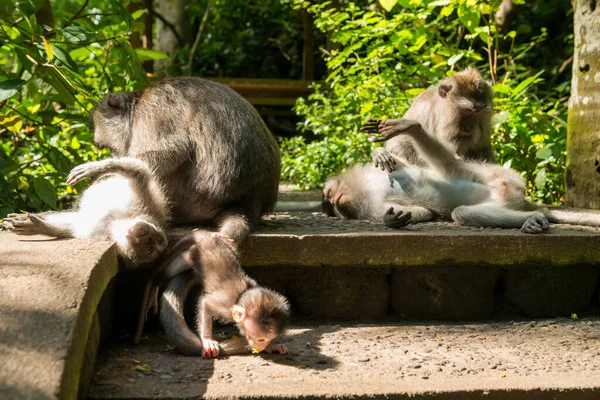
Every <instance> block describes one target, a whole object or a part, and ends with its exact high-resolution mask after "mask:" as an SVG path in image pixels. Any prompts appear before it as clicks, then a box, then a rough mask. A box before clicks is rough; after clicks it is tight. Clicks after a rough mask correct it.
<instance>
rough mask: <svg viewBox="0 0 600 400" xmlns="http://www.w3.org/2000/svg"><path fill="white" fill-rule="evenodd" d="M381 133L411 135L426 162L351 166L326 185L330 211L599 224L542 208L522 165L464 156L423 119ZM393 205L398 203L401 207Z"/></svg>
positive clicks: (391, 222)
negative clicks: (532, 199) (529, 192)
mask: <svg viewBox="0 0 600 400" xmlns="http://www.w3.org/2000/svg"><path fill="white" fill-rule="evenodd" d="M380 133H381V137H376V138H375V139H374V141H384V140H388V139H391V138H393V137H396V136H398V135H404V136H406V137H407V138H409V139H410V140H412V141H413V142H414V144H415V149H416V150H417V151H418V153H419V155H420V157H422V159H423V160H424V161H425V163H426V167H425V168H420V167H415V166H411V165H408V164H404V163H403V162H402V161H401V160H400V159H396V170H395V171H394V172H392V173H391V174H389V175H387V174H386V173H384V172H381V171H379V170H377V169H376V168H374V167H355V168H352V169H351V170H350V171H348V172H347V173H346V174H343V175H342V176H340V177H338V178H337V179H333V180H331V181H330V182H328V184H327V185H326V187H325V189H324V191H323V197H324V201H323V205H324V211H325V212H326V213H327V214H328V215H338V216H341V217H344V218H359V219H375V218H382V217H383V220H384V222H385V224H386V225H387V226H390V227H393V228H401V227H403V226H406V225H408V224H410V223H417V222H423V221H427V220H430V219H432V218H434V217H435V216H439V217H441V218H444V219H451V220H452V221H454V222H456V223H458V224H459V225H467V226H476V227H492V228H521V231H523V232H525V233H540V232H542V231H545V230H547V229H548V228H549V222H552V223H562V224H579V225H588V226H596V227H598V226H600V215H597V214H585V213H576V212H569V211H561V210H543V209H538V208H537V207H536V206H535V205H533V204H531V203H529V202H528V201H527V200H526V199H525V190H526V185H525V181H524V180H523V178H522V177H521V176H520V175H519V174H518V173H517V172H515V171H512V170H510V169H508V168H504V167H501V166H499V165H495V164H488V163H481V162H474V161H466V162H465V161H463V160H461V159H460V158H459V157H457V156H456V155H455V154H453V153H452V152H451V151H450V150H448V149H447V148H446V147H445V146H444V145H443V144H442V143H440V142H439V141H438V140H436V139H435V138H432V137H431V136H429V135H428V134H427V133H426V132H425V131H424V129H423V127H422V126H421V124H419V123H418V122H416V121H411V120H408V119H401V120H399V121H398V122H397V123H396V124H394V126H392V127H389V126H388V127H384V128H383V129H381V131H380ZM390 182H391V184H390ZM394 208H395V209H397V210H399V211H398V212H396V213H394Z"/></svg>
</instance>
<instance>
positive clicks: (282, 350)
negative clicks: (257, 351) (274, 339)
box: [265, 344, 288, 354]
mask: <svg viewBox="0 0 600 400" xmlns="http://www.w3.org/2000/svg"><path fill="white" fill-rule="evenodd" d="M265 353H267V354H273V353H277V354H287V353H288V348H287V346H286V345H285V344H270V345H269V346H267V348H266V349H265Z"/></svg>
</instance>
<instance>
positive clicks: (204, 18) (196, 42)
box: [187, 0, 214, 75]
mask: <svg viewBox="0 0 600 400" xmlns="http://www.w3.org/2000/svg"><path fill="white" fill-rule="evenodd" d="M213 3H214V0H208V4H207V5H206V10H204V15H203V16H202V21H201V22H200V26H199V27H198V33H196V40H194V44H193V45H192V49H191V50H190V58H189V60H188V64H187V73H188V75H191V74H192V67H193V66H194V56H195V55H196V49H197V48H198V45H199V44H200V39H202V32H203V31H204V27H205V26H206V21H208V15H209V14H210V9H211V8H212V6H213Z"/></svg>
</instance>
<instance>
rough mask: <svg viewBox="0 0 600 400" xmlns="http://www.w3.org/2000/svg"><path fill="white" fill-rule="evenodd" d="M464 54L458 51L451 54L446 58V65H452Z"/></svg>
mask: <svg viewBox="0 0 600 400" xmlns="http://www.w3.org/2000/svg"><path fill="white" fill-rule="evenodd" d="M464 56H465V53H458V54H455V55H453V56H452V57H450V58H449V59H448V65H450V66H453V65H454V64H456V63H457V62H458V61H459V60H460V59H461V58H463V57H464Z"/></svg>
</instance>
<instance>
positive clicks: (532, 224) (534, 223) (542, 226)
mask: <svg viewBox="0 0 600 400" xmlns="http://www.w3.org/2000/svg"><path fill="white" fill-rule="evenodd" d="M548 229H550V223H549V222H548V218H546V216H545V215H544V214H542V213H536V214H534V215H532V216H531V217H529V218H528V219H527V221H525V223H524V224H523V227H521V232H523V233H531V234H536V233H542V232H543V231H547V230H548Z"/></svg>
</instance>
